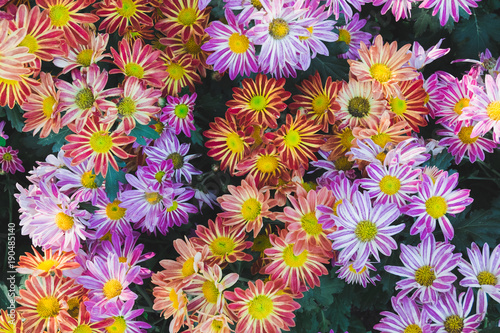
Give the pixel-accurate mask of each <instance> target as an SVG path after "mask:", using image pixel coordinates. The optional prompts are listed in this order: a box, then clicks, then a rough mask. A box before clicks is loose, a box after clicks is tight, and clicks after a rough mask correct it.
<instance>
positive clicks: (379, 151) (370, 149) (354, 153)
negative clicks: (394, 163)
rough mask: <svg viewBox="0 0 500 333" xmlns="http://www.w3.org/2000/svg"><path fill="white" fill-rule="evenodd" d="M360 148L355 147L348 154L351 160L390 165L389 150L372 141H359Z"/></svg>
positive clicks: (357, 142)
mask: <svg viewBox="0 0 500 333" xmlns="http://www.w3.org/2000/svg"><path fill="white" fill-rule="evenodd" d="M356 144H357V145H358V147H353V148H352V149H351V150H350V151H348V152H347V153H346V156H348V157H349V159H350V160H360V161H365V162H369V163H375V164H379V165H382V164H384V165H388V164H389V163H387V162H386V158H387V150H385V149H384V148H382V147H380V146H379V145H377V144H376V143H375V142H373V140H372V139H363V140H357V141H356Z"/></svg>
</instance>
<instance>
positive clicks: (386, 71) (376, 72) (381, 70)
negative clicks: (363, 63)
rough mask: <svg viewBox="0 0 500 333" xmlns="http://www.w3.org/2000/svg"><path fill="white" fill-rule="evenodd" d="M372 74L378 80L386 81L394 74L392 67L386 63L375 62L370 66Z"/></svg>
mask: <svg viewBox="0 0 500 333" xmlns="http://www.w3.org/2000/svg"><path fill="white" fill-rule="evenodd" d="M370 74H371V76H372V77H373V78H374V79H375V80H377V81H378V82H381V83H384V82H387V81H389V79H390V78H391V76H392V73H391V69H390V68H389V67H388V66H387V65H386V64H378V63H377V64H373V65H372V67H370Z"/></svg>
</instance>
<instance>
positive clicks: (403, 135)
mask: <svg viewBox="0 0 500 333" xmlns="http://www.w3.org/2000/svg"><path fill="white" fill-rule="evenodd" d="M352 134H353V135H354V137H355V138H356V139H357V140H362V139H368V138H370V139H372V140H373V142H375V143H376V144H377V145H379V146H380V147H382V148H385V145H386V144H387V143H389V142H392V143H399V142H401V141H404V140H406V139H408V138H409V134H410V127H409V126H408V123H407V122H406V121H405V120H400V121H397V120H396V119H395V121H391V117H390V113H389V112H388V111H385V112H384V113H383V114H382V117H380V119H378V121H377V122H369V123H368V124H367V127H366V128H363V127H355V128H354V129H353V130H352Z"/></svg>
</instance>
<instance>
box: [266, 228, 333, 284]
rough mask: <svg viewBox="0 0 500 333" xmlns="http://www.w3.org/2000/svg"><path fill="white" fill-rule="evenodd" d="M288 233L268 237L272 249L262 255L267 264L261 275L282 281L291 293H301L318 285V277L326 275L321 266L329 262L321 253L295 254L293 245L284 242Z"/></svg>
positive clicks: (282, 232) (304, 252)
mask: <svg viewBox="0 0 500 333" xmlns="http://www.w3.org/2000/svg"><path fill="white" fill-rule="evenodd" d="M287 234H288V232H287V231H286V230H282V231H281V232H280V235H279V236H278V235H274V234H272V235H269V241H270V242H271V245H272V247H271V248H268V249H265V250H264V253H265V255H266V259H269V261H270V262H269V263H268V264H267V265H266V266H264V267H262V269H261V271H260V273H261V274H263V273H264V274H269V275H270V276H271V279H272V280H277V279H280V280H281V279H282V280H283V281H282V283H283V286H284V287H285V288H286V287H290V288H291V290H292V293H297V292H301V291H304V290H307V287H306V286H308V287H309V288H314V287H317V286H319V285H320V281H319V277H320V276H321V275H325V274H328V270H327V269H326V267H325V266H324V265H323V264H328V262H329V260H328V257H326V256H325V255H324V254H323V253H318V252H312V251H308V250H303V251H300V252H299V253H297V251H296V250H295V246H296V245H295V244H294V243H291V242H287V241H286V237H287Z"/></svg>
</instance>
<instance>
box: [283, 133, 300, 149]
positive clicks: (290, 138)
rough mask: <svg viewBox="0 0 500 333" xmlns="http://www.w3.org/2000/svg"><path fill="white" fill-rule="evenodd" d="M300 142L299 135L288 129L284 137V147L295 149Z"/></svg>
mask: <svg viewBox="0 0 500 333" xmlns="http://www.w3.org/2000/svg"><path fill="white" fill-rule="evenodd" d="M301 141H302V139H301V137H300V133H299V132H298V131H296V130H293V129H290V130H289V131H288V133H287V134H286V135H285V145H286V146H287V147H292V148H297V147H298V146H299V145H300V143H301Z"/></svg>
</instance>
